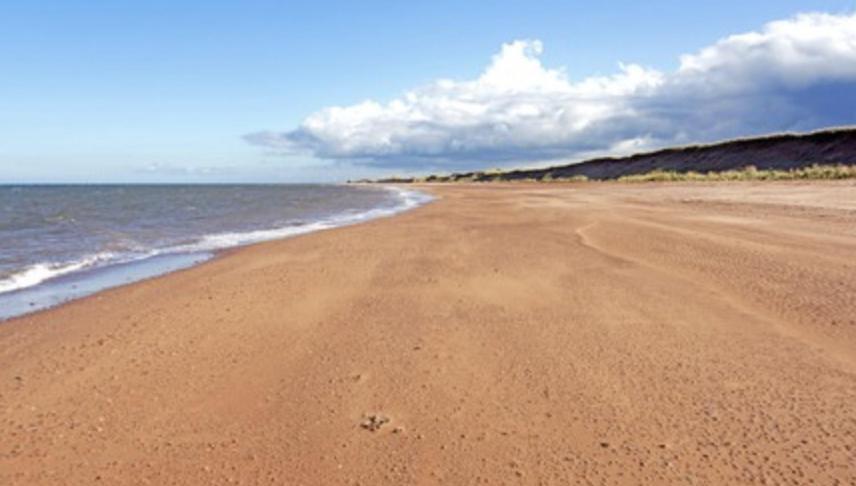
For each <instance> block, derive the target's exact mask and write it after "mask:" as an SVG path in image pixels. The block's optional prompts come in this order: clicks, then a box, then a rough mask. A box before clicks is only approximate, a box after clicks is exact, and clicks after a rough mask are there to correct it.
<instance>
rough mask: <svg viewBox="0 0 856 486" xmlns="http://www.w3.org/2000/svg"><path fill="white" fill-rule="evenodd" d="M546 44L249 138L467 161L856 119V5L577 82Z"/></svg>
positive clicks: (396, 163) (518, 46) (321, 153)
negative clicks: (666, 65) (550, 61)
mask: <svg viewBox="0 0 856 486" xmlns="http://www.w3.org/2000/svg"><path fill="white" fill-rule="evenodd" d="M542 50H543V46H542V44H541V42H540V41H537V40H518V41H514V42H511V43H508V44H505V45H503V46H502V49H501V50H500V52H499V53H497V54H496V55H495V56H493V59H492V60H491V62H490V64H489V65H488V67H487V68H486V69H485V71H484V72H483V73H482V74H481V76H479V77H478V78H477V79H474V80H468V81H455V80H449V79H441V80H438V81H436V82H434V83H432V84H430V85H427V86H423V87H420V88H417V89H414V90H412V91H409V92H407V93H405V94H404V95H403V96H401V97H399V98H397V99H394V100H392V101H390V102H388V103H379V102H376V101H365V102H362V103H359V104H356V105H352V106H345V107H329V108H325V109H322V110H320V111H318V112H316V113H313V114H311V115H310V116H308V117H307V118H306V119H305V120H304V121H303V123H301V125H300V126H299V127H297V128H295V129H293V130H290V131H285V132H274V131H267V132H259V133H254V134H250V135H247V136H246V139H247V140H248V141H250V142H251V143H255V144H258V145H262V146H266V147H271V148H276V149H279V150H282V151H285V152H292V153H309V154H311V155H313V156H315V157H318V158H321V159H331V160H346V161H350V162H351V163H354V164H364V165H370V166H379V167H396V168H405V169H406V168H411V169H419V168H426V167H431V168H434V167H449V168H465V167H471V166H481V165H484V164H485V163H488V162H493V163H499V164H501V163H512V162H513V163H524V162H538V161H555V160H559V159H580V158H583V157H586V156H592V155H599V154H622V153H628V152H634V151H638V150H643V149H650V148H655V147H659V146H665V145H670V144H679V143H688V142H701V141H710V140H717V139H722V138H729V137H735V136H745V135H752V134H759V133H766V132H770V131H781V130H808V129H814V128H819V127H823V126H829V125H842V124H852V123H854V122H856V110H854V109H853V107H854V106H856V14H853V15H830V14H822V13H814V14H802V15H798V16H796V17H793V18H791V19H787V20H781V21H776V22H771V23H769V24H767V25H765V26H764V27H763V28H762V29H761V30H760V31H757V32H749V33H745V34H740V35H734V36H731V37H728V38H725V39H722V40H720V41H719V42H717V43H715V44H713V45H711V46H709V47H706V48H704V49H702V50H701V51H699V52H697V53H694V54H687V55H684V56H681V58H680V65H679V67H678V69H677V70H675V71H673V72H670V73H663V72H659V71H657V70H654V69H650V68H646V67H643V66H639V65H636V64H623V63H620V64H619V66H618V67H619V69H618V71H617V72H616V73H615V74H613V75H611V76H603V77H589V78H585V79H581V80H578V81H574V80H572V79H570V77H569V76H568V74H567V73H566V71H565V70H564V69H552V68H548V67H545V66H544V65H543V64H542V63H541V60H540V58H539V56H540V55H541V53H542Z"/></svg>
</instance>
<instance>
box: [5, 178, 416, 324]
mask: <svg viewBox="0 0 856 486" xmlns="http://www.w3.org/2000/svg"><path fill="white" fill-rule="evenodd" d="M428 200H429V197H428V196H426V195H424V194H421V193H418V192H414V191H408V190H403V189H398V188H384V187H364V186H340V185H205V186H203V185H188V186H182V185H153V186H144V185H92V186H88V185H73V186H60V185H50V186H36V185H26V186H0V319H5V318H9V317H13V316H16V315H20V314H24V313H27V312H31V311H34V310H38V309H43V308H46V307H50V306H53V305H56V304H58V303H61V302H64V301H67V300H69V299H73V298H77V297H82V296H85V295H89V294H92V293H94V292H97V291H99V290H102V289H105V288H109V287H113V286H116V285H120V284H124V283H128V282H133V281H137V280H140V279H143V278H148V277H151V276H155V275H159V274H163V273H167V272H170V271H174V270H178V269H181V268H186V267H189V266H191V265H194V264H197V263H199V262H202V261H205V260H207V259H209V258H211V256H213V255H214V253H215V252H216V251H217V250H221V249H225V248H230V247H235V246H240V245H246V244H249V243H255V242H259V241H265V240H271V239H276V238H283V237H287V236H293V235H298V234H303V233H308V232H312V231H317V230H321V229H326V228H332V227H337V226H343V225H348V224H353V223H357V222H360V221H365V220H368V219H372V218H377V217H382V216H387V215H391V214H394V213H397V212H400V211H403V210H406V209H409V208H412V207H415V206H418V205H420V204H422V203H424V202H427V201H428Z"/></svg>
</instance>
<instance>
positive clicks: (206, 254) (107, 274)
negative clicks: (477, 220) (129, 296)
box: [0, 185, 433, 325]
mask: <svg viewBox="0 0 856 486" xmlns="http://www.w3.org/2000/svg"><path fill="white" fill-rule="evenodd" d="M371 189H381V190H387V191H390V192H394V193H396V197H397V198H398V199H399V201H398V203H397V204H396V205H395V206H390V207H384V206H378V207H376V208H373V209H370V210H367V211H363V212H361V213H353V214H350V213H348V212H343V213H341V214H336V215H332V216H327V217H325V218H322V219H319V220H317V221H313V222H311V223H308V224H306V225H303V226H297V225H294V226H285V227H280V228H271V229H265V230H256V231H252V232H249V233H248V235H249V234H250V233H262V232H267V233H270V234H272V235H273V234H274V233H276V234H278V236H272V237H262V238H261V239H258V240H256V241H253V240H252V239H250V240H249V241H247V242H243V243H242V242H238V243H235V244H233V245H231V246H226V247H212V248H201V247H200V248H198V249H190V248H188V249H181V248H175V249H170V248H161V249H154V252H153V253H152V254H151V255H148V256H145V257H142V258H139V259H132V260H128V261H118V262H113V263H107V264H106V265H103V266H96V267H88V268H87V267H83V268H81V269H79V270H75V271H71V272H69V273H60V274H58V275H56V276H53V277H49V278H47V279H45V280H43V281H41V282H38V283H36V284H33V285H29V286H26V287H22V288H18V289H14V290H11V291H7V292H0V325H2V324H3V323H5V322H7V321H9V320H11V319H14V318H17V317H22V316H26V315H31V314H33V313H36V312H40V311H44V310H48V309H52V308H55V307H58V306H62V305H65V304H67V303H69V302H73V301H76V300H79V299H82V298H86V297H88V296H92V295H96V294H98V293H100V292H102V291H105V290H109V289H112V288H116V287H122V286H125V285H130V284H134V283H136V282H141V281H145V280H149V279H152V278H157V277H160V276H163V275H169V274H171V273H174V272H177V271H181V270H186V269H188V268H192V267H194V266H198V265H200V264H203V263H205V262H207V261H209V260H212V259H215V258H218V257H219V256H220V255H221V254H222V253H223V252H227V251H231V250H235V249H238V248H243V247H246V246H251V245H255V244H259V243H264V242H268V241H276V240H281V239H286V238H293V237H296V236H302V235H306V234H311V233H315V232H318V231H324V230H329V229H335V228H341V227H346V226H350V225H354V224H361V223H364V222H366V221H371V220H374V219H379V218H387V217H391V216H395V215H396V214H400V213H402V212H406V211H410V210H412V209H415V208H418V207H420V206H422V205H425V204H428V203H430V202H431V201H432V200H433V198H432V196H430V195H428V194H426V193H423V192H420V191H417V190H414V189H409V188H402V187H398V186H395V185H382V186H377V187H374V188H371ZM209 236H211V235H209ZM187 246H193V245H187Z"/></svg>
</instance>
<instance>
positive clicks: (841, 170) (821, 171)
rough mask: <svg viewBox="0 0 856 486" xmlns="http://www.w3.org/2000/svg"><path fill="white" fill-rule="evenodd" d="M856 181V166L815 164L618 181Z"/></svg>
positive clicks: (631, 177)
mask: <svg viewBox="0 0 856 486" xmlns="http://www.w3.org/2000/svg"><path fill="white" fill-rule="evenodd" d="M852 178H856V166H852V165H812V166H810V167H802V168H798V169H790V170H778V169H757V168H756V167H754V166H751V165H750V166H747V167H744V168H742V169H739V170H726V171H722V172H706V173H701V172H692V171H690V172H676V171H664V170H654V171H651V172H647V173H645V174H635V175H627V176H622V177H619V178H618V181H619V182H681V181H794V180H832V179H852Z"/></svg>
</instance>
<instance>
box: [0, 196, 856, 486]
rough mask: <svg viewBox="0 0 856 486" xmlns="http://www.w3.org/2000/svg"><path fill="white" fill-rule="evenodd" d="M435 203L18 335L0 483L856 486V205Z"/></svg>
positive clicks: (8, 357)
mask: <svg viewBox="0 0 856 486" xmlns="http://www.w3.org/2000/svg"><path fill="white" fill-rule="evenodd" d="M419 189H420V190H423V191H431V192H432V193H436V194H437V195H439V196H440V197H439V198H438V199H437V200H436V201H435V202H434V203H433V204H428V205H423V206H421V207H418V208H415V209H414V210H411V211H407V212H404V213H399V214H397V215H396V216H395V217H394V218H378V219H373V220H370V221H366V222H365V223H363V224H358V225H351V226H346V227H339V228H335V229H336V231H318V232H313V233H311V234H306V235H301V237H300V238H287V239H282V240H273V241H266V242H261V243H256V244H253V245H249V246H245V247H240V248H232V249H228V250H226V251H225V252H224V253H223V254H222V255H221V256H219V257H218V258H215V259H212V260H209V261H207V262H204V263H202V264H200V265H197V266H194V267H191V268H189V269H185V270H180V271H177V272H174V273H170V274H167V275H162V276H158V277H155V278H152V279H149V280H145V281H141V282H136V283H133V284H129V285H125V286H121V287H115V288H112V289H109V290H106V291H102V292H99V293H97V294H94V295H91V296H89V297H86V298H83V299H78V300H75V301H73V302H70V303H67V304H65V305H62V306H59V307H55V308H52V309H49V310H45V311H41V312H38V313H34V314H29V315H26V316H21V317H17V318H13V319H11V320H8V321H5V322H3V323H2V324H0V409H3V410H4V420H2V421H0V442H2V443H3V444H4V445H5V448H4V449H3V450H0V483H3V484H11V485H17V484H22V485H23V484H69V483H72V484H88V483H91V482H95V481H102V482H104V483H105V484H140V483H145V482H147V483H150V484H164V483H170V484H199V483H206V484H234V483H244V484H257V483H262V482H273V483H287V484H354V483H355V482H360V483H362V484H413V483H427V484H440V483H443V484H460V483H472V482H478V481H483V482H489V483H513V484H539V483H541V484H568V483H574V482H580V481H592V482H594V483H600V482H607V483H616V482H627V483H634V484H639V483H647V484H651V483H660V484H671V483H674V484H684V483H685V482H686V480H687V478H688V477H689V478H692V479H693V480H695V481H697V482H701V483H707V484H717V483H718V484H725V483H728V484H734V483H740V484H753V483H760V482H761V480H762V479H763V480H765V481H767V482H768V483H769V482H772V483H785V482H788V481H791V480H801V478H802V480H804V479H805V478H807V477H809V478H813V479H815V481H816V482H818V483H826V482H832V481H833V480H839V481H842V482H848V481H853V480H856V468H854V467H853V464H856V451H854V450H853V449H852V448H848V447H847V445H848V444H851V443H852V440H853V438H854V437H856V426H854V424H856V411H854V410H853V408H852V407H850V406H849V404H851V403H853V400H856V360H854V359H853V356H854V354H856V353H854V350H856V322H854V321H853V317H852V315H850V309H849V307H848V302H852V299H853V298H854V297H856V272H854V271H853V270H854V267H853V265H854V264H853V263H852V262H853V261H854V258H853V257H854V255H856V225H854V222H856V183H853V182H852V181H850V182H845V183H813V182H802V183H787V184H770V183H761V184H745V183H741V184H739V185H728V184H723V183H717V184H715V185H710V186H704V185H699V184H691V185H683V184H657V185H649V186H642V185H633V186H628V185H610V186H607V185H605V184H598V185H595V186H592V187H585V186H583V185H578V186H577V185H575V186H572V187H569V186H563V185H545V184H532V185H521V184H513V185H508V186H494V185H488V186H479V185H472V186H466V187H464V186H424V187H420V188H419ZM764 457H766V458H767V459H762V458H764Z"/></svg>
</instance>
